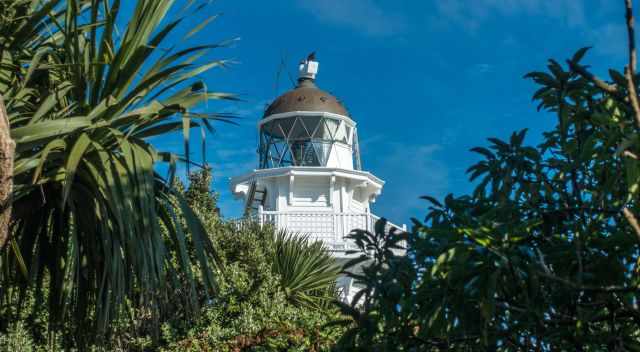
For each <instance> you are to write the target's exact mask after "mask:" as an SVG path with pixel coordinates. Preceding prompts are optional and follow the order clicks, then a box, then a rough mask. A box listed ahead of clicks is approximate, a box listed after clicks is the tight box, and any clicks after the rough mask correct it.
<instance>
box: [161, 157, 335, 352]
mask: <svg viewBox="0 0 640 352" xmlns="http://www.w3.org/2000/svg"><path fill="white" fill-rule="evenodd" d="M189 180H190V182H189V187H188V188H187V190H186V191H185V198H187V199H188V202H189V205H190V206H191V207H192V208H193V209H194V211H195V212H196V213H198V214H200V215H202V216H203V221H204V226H205V228H207V230H208V231H209V233H210V234H211V236H212V241H213V243H214V245H215V247H216V249H217V250H218V252H217V253H218V254H219V263H220V267H221V269H220V270H221V274H220V275H219V279H218V284H219V285H218V291H217V294H216V296H215V297H214V298H212V299H211V300H210V301H208V302H206V304H205V307H204V309H203V314H202V316H200V317H198V318H197V319H192V320H189V319H175V320H169V321H167V322H165V323H164V325H163V347H162V348H163V349H165V350H168V351H169V350H175V351H236V350H252V351H253V350H255V351H273V350H282V351H285V350H286V351H308V350H316V351H321V350H328V349H329V348H330V346H332V345H333V343H334V342H335V341H336V340H337V338H338V336H339V335H340V333H341V331H342V329H341V328H340V327H325V325H326V324H328V323H329V322H331V321H332V320H334V319H337V318H338V317H339V315H338V310H337V309H336V308H335V307H333V306H331V305H329V304H328V303H327V302H328V301H329V300H333V299H335V296H333V295H331V294H333V293H334V292H333V290H332V288H333V285H334V283H335V280H336V279H337V275H338V270H337V269H336V265H335V263H334V260H333V258H331V257H330V256H329V255H328V254H327V253H326V252H325V250H324V248H322V246H321V245H320V244H319V243H311V242H310V241H308V240H307V239H306V238H304V237H297V236H293V235H288V234H286V233H282V232H278V231H275V230H274V229H273V228H269V227H260V226H257V225H249V226H242V227H240V228H239V227H238V225H236V224H225V223H222V222H221V221H220V218H219V217H218V215H217V213H216V212H215V209H216V197H217V195H216V194H214V193H212V192H211V191H210V189H209V186H210V183H211V174H210V170H208V169H205V170H202V171H200V172H196V173H193V174H191V175H190V176H189ZM178 188H181V187H180V186H179V187H178ZM300 254H304V257H300ZM291 263H296V264H299V266H298V265H295V266H291V265H290V264H291ZM300 275H306V276H305V277H304V278H301V277H300Z"/></svg>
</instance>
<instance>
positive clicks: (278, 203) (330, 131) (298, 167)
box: [231, 54, 404, 297]
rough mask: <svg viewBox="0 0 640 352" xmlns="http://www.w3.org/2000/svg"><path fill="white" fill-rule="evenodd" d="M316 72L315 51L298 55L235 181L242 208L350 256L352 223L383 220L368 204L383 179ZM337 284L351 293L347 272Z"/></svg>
mask: <svg viewBox="0 0 640 352" xmlns="http://www.w3.org/2000/svg"><path fill="white" fill-rule="evenodd" d="M317 73H318V62H317V61H315V58H314V55H313V54H312V55H310V56H309V57H308V58H307V59H306V60H304V61H303V62H301V63H300V68H299V74H300V76H299V79H298V84H297V86H296V87H295V88H294V89H292V90H290V91H288V92H286V93H284V94H282V95H281V96H280V97H278V98H277V99H275V100H274V101H273V103H271V105H270V106H269V107H268V108H267V109H266V111H265V113H264V116H263V118H262V119H261V120H260V121H259V122H258V129H259V133H260V142H259V143H260V145H259V148H258V154H259V164H258V168H257V169H255V170H253V171H252V172H249V173H247V174H245V175H242V176H238V177H234V178H232V179H231V187H232V191H233V193H234V194H235V195H236V196H238V197H242V198H243V199H244V202H245V216H251V217H253V218H254V219H255V220H256V221H258V222H259V223H261V224H267V223H268V224H272V225H274V226H276V227H277V228H286V229H287V230H289V231H290V232H294V233H301V234H306V235H308V236H310V237H311V238H312V239H315V240H321V241H323V242H324V243H325V245H326V247H327V248H328V249H329V250H330V251H331V252H332V253H333V255H334V256H335V257H337V258H339V259H346V258H347V257H348V256H347V254H346V251H347V250H351V249H354V248H356V247H355V245H354V244H353V243H350V241H348V240H346V239H345V238H344V237H345V236H346V235H347V234H348V233H349V232H351V230H353V229H367V230H371V229H373V224H374V223H375V222H376V221H377V220H378V217H377V216H375V215H373V214H372V213H371V212H370V204H371V203H373V202H374V201H375V199H376V197H377V196H378V195H380V192H381V191H382V186H383V185H384V181H382V180H381V179H379V178H378V177H376V176H374V175H373V174H371V173H370V172H367V171H364V170H362V165H361V162H360V150H359V147H358V133H357V128H356V122H355V121H354V120H353V119H352V117H351V115H350V114H349V112H348V111H347V109H346V108H345V107H344V105H343V104H342V103H341V102H340V101H339V100H338V99H336V97H334V96H333V95H331V94H329V93H327V92H325V91H323V90H321V89H319V88H318V87H317V86H316V84H315V78H316V74H317ZM390 226H395V225H392V224H390ZM395 227H397V226H395ZM399 228H404V226H402V227H399ZM339 286H340V287H341V289H342V292H343V293H342V294H343V297H350V296H352V295H353V291H354V289H353V288H352V287H351V283H350V282H349V281H348V280H346V279H343V280H342V282H340V283H339Z"/></svg>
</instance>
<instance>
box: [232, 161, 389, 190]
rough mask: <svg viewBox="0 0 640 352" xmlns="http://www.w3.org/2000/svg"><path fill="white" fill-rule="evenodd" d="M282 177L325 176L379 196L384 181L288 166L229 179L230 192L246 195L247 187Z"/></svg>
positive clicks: (348, 171)
mask: <svg viewBox="0 0 640 352" xmlns="http://www.w3.org/2000/svg"><path fill="white" fill-rule="evenodd" d="M284 176H325V177H340V178H344V179H349V180H351V181H353V182H356V183H360V185H361V186H363V187H366V188H367V189H368V190H370V193H371V194H372V195H379V194H380V192H381V191H382V187H383V186H384V183H385V182H384V181H383V180H382V179H380V178H378V177H377V176H375V175H373V174H372V173H370V172H367V171H361V170H352V169H342V168H328V167H315V166H288V167H278V168H271V169H256V170H253V171H252V172H249V173H246V174H244V175H241V176H237V177H232V178H231V182H230V183H231V192H232V193H233V194H234V195H235V196H236V197H242V196H244V195H246V193H247V191H248V190H249V187H248V185H249V184H251V183H252V182H260V180H264V179H269V178H276V177H284Z"/></svg>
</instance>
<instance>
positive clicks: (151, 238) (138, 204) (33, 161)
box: [0, 0, 233, 345]
mask: <svg viewBox="0 0 640 352" xmlns="http://www.w3.org/2000/svg"><path fill="white" fill-rule="evenodd" d="M190 3H191V2H190ZM174 11H175V8H174V4H173V1H172V0H139V1H137V2H136V3H135V6H134V8H133V12H132V14H131V17H130V18H120V17H119V16H121V15H122V14H119V12H120V1H118V0H114V1H106V0H104V1H103V0H92V1H88V0H66V1H61V0H60V1H55V0H51V1H42V2H41V1H25V0H18V1H15V0H0V12H1V13H2V15H1V17H0V33H2V38H0V59H1V60H2V63H1V64H0V94H2V96H3V97H4V98H5V102H6V107H7V111H8V114H9V119H10V123H11V136H12V138H13V139H15V141H16V143H17V146H16V155H15V170H14V204H13V224H12V234H13V239H12V241H11V244H10V246H9V247H8V250H4V251H3V252H2V253H1V255H0V304H1V306H0V314H2V318H1V319H0V329H2V328H4V326H2V325H4V324H5V323H4V322H7V321H9V320H10V319H11V318H12V317H11V316H8V315H6V314H8V312H11V310H10V309H8V308H7V307H10V306H12V305H14V304H20V303H21V301H20V299H18V300H12V299H11V297H20V296H25V295H27V292H28V293H29V294H33V295H35V301H36V303H35V304H34V305H33V307H32V308H33V309H34V310H35V311H38V310H43V309H46V310H47V311H48V314H47V316H48V319H49V322H50V323H51V329H52V330H62V329H63V328H64V329H67V327H68V325H69V322H73V323H74V325H75V331H73V330H68V331H67V333H69V334H71V335H76V336H77V344H78V345H82V344H84V342H83V339H85V338H86V339H94V338H95V334H98V335H102V334H109V333H112V332H113V328H114V326H117V324H115V325H114V324H111V323H112V322H115V321H117V320H118V319H120V318H122V316H123V314H124V316H126V312H128V311H131V310H132V309H134V308H135V309H143V310H144V311H145V314H148V315H150V316H152V317H154V319H155V320H158V319H160V316H161V315H162V314H163V310H165V308H166V307H167V306H169V305H170V304H171V302H170V299H169V296H168V295H167V294H165V293H166V292H174V291H176V290H182V291H180V292H181V294H180V295H176V296H174V297H172V299H183V300H186V301H187V302H188V304H185V307H186V308H187V309H188V310H189V311H190V312H193V311H195V310H196V309H197V306H198V301H197V295H198V292H200V293H202V292H204V293H207V294H212V293H213V292H214V290H215V277H214V273H213V270H212V268H211V262H212V258H213V255H214V251H213V246H212V244H211V242H210V240H209V238H208V236H207V233H206V231H205V229H204V228H203V225H202V223H201V222H200V220H199V218H198V217H197V216H196V215H195V214H194V213H193V211H192V210H191V209H190V208H189V207H188V205H187V202H186V200H185V199H184V198H183V196H182V195H181V194H178V193H176V192H174V190H172V189H171V187H170V184H169V182H168V181H166V180H164V179H163V178H162V177H160V176H159V175H158V174H157V173H155V171H154V167H155V165H156V164H157V163H159V162H169V163H170V164H171V166H172V167H174V165H175V162H176V160H177V159H178V158H177V157H176V156H174V155H171V154H168V153H164V152H161V151H158V150H156V149H155V148H154V147H153V146H152V145H151V144H149V143H148V142H147V138H149V137H157V136H163V135H166V134H167V133H171V132H173V131H180V130H182V131H183V135H184V139H185V143H186V145H187V146H188V141H189V130H190V129H191V128H193V127H200V126H201V125H202V126H203V127H206V128H210V127H211V125H210V123H211V121H212V120H217V119H220V118H221V116H220V115H215V114H193V113H189V109H190V108H193V107H195V106H197V105H198V104H200V103H202V102H205V101H207V100H210V99H231V98H233V97H232V96H230V95H228V94H223V93H215V92H211V91H208V90H207V89H206V85H205V83H204V82H202V81H200V80H198V79H197V76H198V75H200V74H201V73H203V72H205V71H207V70H209V69H211V68H214V67H217V66H223V65H224V63H225V62H224V61H212V62H207V63H198V61H197V59H198V58H200V57H201V56H202V55H203V54H205V53H206V51H207V50H208V49H211V48H214V47H217V46H219V45H199V46H195V47H186V48H176V47H173V46H169V47H167V45H168V44H169V43H167V40H166V39H167V38H168V36H169V35H170V34H172V33H173V32H174V30H175V28H177V26H178V25H179V24H180V22H181V21H182V19H180V18H178V19H172V18H170V16H169V15H168V14H169V13H172V12H174ZM185 15H187V13H185ZM116 19H118V21H122V20H124V22H123V23H124V24H125V25H124V26H120V22H117V20H116ZM116 24H118V26H116ZM116 27H119V28H117V29H116ZM187 29H190V28H187ZM193 29H194V30H196V29H201V28H200V26H198V28H195V27H193ZM165 47H167V48H165ZM196 63H198V64H196ZM223 117H224V116H223ZM192 120H193V121H192ZM176 213H180V214H181V216H182V220H183V222H182V223H181V224H179V223H178V221H177V218H176V216H175V214H176ZM182 224H183V225H185V227H186V230H187V231H185V229H183V228H182V226H181V225H182ZM163 229H165V230H167V231H163ZM187 232H188V236H187ZM175 258H179V260H174V259H175ZM193 267H197V269H198V277H197V278H198V279H200V280H202V282H204V286H203V287H200V288H201V290H200V291H198V292H196V290H195V289H196V282H195V281H196V277H195V276H194V274H193V270H192V268H193ZM16 289H18V290H21V291H22V293H21V294H15V293H13V294H11V293H10V292H9V291H12V290H13V291H15V290H16ZM45 307H46V308H45ZM34 314H37V312H34ZM13 318H15V317H13ZM63 325H65V326H66V327H64V326H63Z"/></svg>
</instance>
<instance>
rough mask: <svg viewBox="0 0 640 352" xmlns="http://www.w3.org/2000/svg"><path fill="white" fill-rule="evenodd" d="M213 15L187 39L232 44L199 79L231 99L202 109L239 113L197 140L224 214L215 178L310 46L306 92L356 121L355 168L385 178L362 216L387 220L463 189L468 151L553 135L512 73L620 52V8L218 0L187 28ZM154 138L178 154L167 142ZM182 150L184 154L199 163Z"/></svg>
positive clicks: (229, 168) (232, 205) (228, 201)
mask: <svg viewBox="0 0 640 352" xmlns="http://www.w3.org/2000/svg"><path fill="white" fill-rule="evenodd" d="M215 13H221V14H222V16H221V17H220V18H219V19H217V20H216V21H214V22H213V23H212V24H210V25H209V26H208V27H207V29H206V30H205V31H204V32H203V33H202V34H201V35H199V36H198V37H196V39H195V40H196V41H198V42H203V41H206V42H217V41H222V40H224V39H230V38H234V37H239V38H240V40H239V41H238V42H237V43H236V44H235V45H233V46H231V47H229V48H225V49H221V50H218V51H216V52H214V53H213V54H212V57H219V58H230V59H234V60H235V61H236V63H235V64H234V65H232V66H231V67H230V68H228V69H224V70H218V71H212V72H210V73H207V74H206V75H205V76H204V79H205V80H206V81H207V82H208V87H209V89H210V90H212V91H213V90H216V91H225V92H233V93H237V94H239V95H240V96H241V97H242V98H243V99H244V100H245V102H243V103H238V104H235V103H234V104H229V103H218V102H215V103H211V104H209V105H208V106H207V107H206V109H209V110H211V111H227V112H235V113H237V114H239V115H241V116H242V119H240V120H239V121H238V122H239V126H232V125H224V124H218V125H217V127H218V130H217V132H216V134H214V135H209V136H208V137H207V152H206V153H207V154H206V159H207V161H208V162H209V163H210V164H211V165H212V167H213V168H214V176H215V181H214V187H215V190H217V191H218V192H219V193H220V208H221V210H222V213H223V215H225V216H227V217H234V216H238V215H239V214H240V212H241V206H242V204H241V203H240V202H239V201H236V200H234V199H233V198H232V196H231V194H230V191H229V180H228V179H229V177H231V176H234V175H239V174H242V173H244V172H248V171H250V170H251V169H253V168H255V167H256V165H257V158H256V154H255V151H256V147H257V131H256V122H257V120H258V119H259V118H260V117H261V114H262V111H263V109H264V107H265V104H267V103H268V102H269V101H271V100H273V98H274V97H276V96H277V95H279V94H280V93H282V92H284V91H285V90H287V89H290V88H291V87H292V85H291V83H290V80H289V78H288V75H289V74H291V75H292V76H293V77H294V78H295V75H296V64H297V62H298V61H299V60H300V59H302V58H303V57H305V56H306V54H308V53H309V52H311V51H314V50H315V51H317V56H318V60H319V62H320V72H319V75H318V80H317V83H318V85H319V86H320V87H321V88H323V89H325V90H328V91H330V92H332V93H333V94H335V95H336V96H337V97H339V98H340V99H341V100H342V101H344V102H345V104H346V105H347V107H348V109H349V110H350V112H351V113H352V115H353V118H354V119H355V120H356V121H357V123H358V131H359V134H360V140H361V145H362V157H363V166H364V168H365V169H366V170H368V171H370V172H372V173H374V174H375V175H377V176H379V177H381V178H382V179H384V180H385V181H386V185H385V187H384V189H383V192H382V195H381V196H380V197H379V198H378V201H377V202H376V204H375V206H374V211H375V212H376V213H377V214H379V215H383V216H386V217H388V218H389V219H390V220H392V221H393V222H396V223H409V219H410V218H411V217H418V218H421V217H423V216H424V214H425V213H426V204H425V202H424V201H421V200H419V199H418V197H419V196H420V195H432V196H436V197H443V196H444V195H446V194H447V193H454V194H462V193H464V192H469V191H470V190H471V189H472V185H471V184H470V183H469V182H468V181H467V176H466V175H465V170H466V168H467V167H468V166H470V165H471V164H472V163H473V162H475V161H476V160H477V157H476V156H475V155H474V154H472V153H470V152H469V151H468V150H469V149H470V148H471V147H474V146H478V145H484V144H485V143H486V142H485V141H486V138H488V137H499V138H507V137H508V136H509V135H510V134H511V132H512V131H514V130H518V129H522V128H529V129H530V133H529V137H528V140H529V141H530V142H531V143H537V142H538V141H539V140H540V135H541V132H542V131H544V130H548V129H550V128H552V127H553V125H554V124H555V118H554V116H552V115H550V114H548V113H544V112H537V111H536V106H535V104H534V103H533V102H532V101H531V96H532V93H533V92H534V91H535V90H536V86H535V85H534V84H533V83H532V82H530V81H527V80H525V79H523V78H522V77H523V75H524V74H526V73H527V72H529V71H533V70H543V69H544V68H545V65H546V60H547V59H548V58H555V59H557V60H559V61H561V62H564V60H565V59H567V58H569V57H570V56H571V55H572V54H573V52H575V51H576V50H577V49H579V48H580V47H583V46H593V47H594V49H593V50H592V51H591V52H590V54H589V55H588V56H587V57H586V60H585V62H587V63H589V64H591V65H593V67H594V70H595V71H596V72H599V73H606V69H607V68H609V67H615V68H617V69H620V70H621V69H622V65H623V64H624V62H625V55H626V52H625V50H626V47H625V45H626V37H625V30H624V26H623V25H624V11H623V0H593V1H586V0H585V1H583V0H502V1H500V0H420V1H416V0H393V1H391V0H384V1H383V0H271V1H258V0H251V1H248V0H244V1H243V0H219V1H217V2H215V3H214V4H213V5H211V6H209V7H207V8H206V9H205V10H203V11H201V13H198V14H197V15H195V16H192V17H189V18H188V20H189V21H192V22H193V23H201V22H202V21H203V20H204V19H205V18H207V17H208V16H210V15H212V14H215ZM283 60H284V61H285V63H286V68H285V71H283V73H282V74H281V76H280V79H279V80H277V79H276V76H277V72H278V68H279V66H280V64H281V62H282V61H283ZM156 142H157V143H158V144H159V146H160V147H162V148H164V149H167V148H168V149H171V150H174V151H176V152H179V153H182V149H181V148H182V147H181V140H180V136H179V135H178V136H176V137H175V138H167V139H163V140H161V141H156ZM194 143H196V144H194V148H193V149H194V152H193V154H192V158H193V159H194V160H197V161H201V160H202V156H201V155H200V152H199V151H198V150H199V147H197V145H198V144H197V143H198V141H197V140H194ZM183 170H184V169H183Z"/></svg>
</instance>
